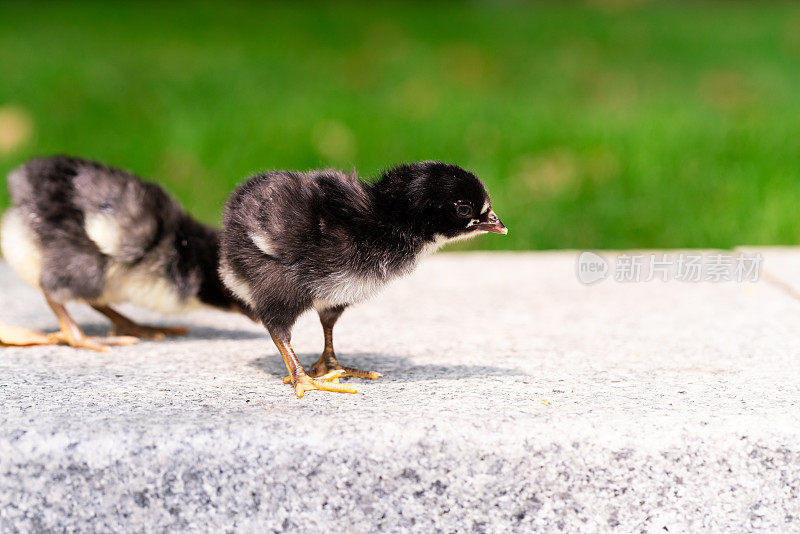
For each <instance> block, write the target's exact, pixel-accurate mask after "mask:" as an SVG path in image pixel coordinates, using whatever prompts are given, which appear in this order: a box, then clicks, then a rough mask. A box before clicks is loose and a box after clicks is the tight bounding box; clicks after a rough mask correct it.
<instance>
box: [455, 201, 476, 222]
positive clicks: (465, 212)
mask: <svg viewBox="0 0 800 534" xmlns="http://www.w3.org/2000/svg"><path fill="white" fill-rule="evenodd" d="M456 213H457V214H458V216H459V217H463V218H465V219H466V218H467V217H472V206H470V205H469V204H459V205H457V206H456Z"/></svg>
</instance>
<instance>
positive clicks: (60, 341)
mask: <svg viewBox="0 0 800 534" xmlns="http://www.w3.org/2000/svg"><path fill="white" fill-rule="evenodd" d="M48 337H49V340H50V343H49V344H51V345H69V346H70V347H73V348H76V349H88V350H94V351H97V352H109V351H110V350H111V347H112V346H124V345H133V344H134V343H138V342H139V338H136V337H133V336H107V337H93V336H68V335H65V334H64V333H63V332H55V333H53V334H50V335H49V336H48Z"/></svg>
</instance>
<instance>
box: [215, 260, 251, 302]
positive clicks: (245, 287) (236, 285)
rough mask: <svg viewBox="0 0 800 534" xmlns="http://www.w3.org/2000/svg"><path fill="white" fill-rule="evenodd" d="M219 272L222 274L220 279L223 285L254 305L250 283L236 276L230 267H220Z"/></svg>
mask: <svg viewBox="0 0 800 534" xmlns="http://www.w3.org/2000/svg"><path fill="white" fill-rule="evenodd" d="M219 273H220V275H221V276H222V281H223V282H224V283H225V286H227V288H228V289H230V290H231V292H233V294H234V295H236V296H237V297H239V298H240V299H241V300H242V301H244V302H246V303H247V304H249V305H250V306H254V304H253V297H252V294H251V291H250V284H248V283H247V282H245V281H244V280H242V279H241V278H239V277H238V276H236V275H235V274H234V273H233V272H231V270H230V269H224V268H223V269H220V271H219Z"/></svg>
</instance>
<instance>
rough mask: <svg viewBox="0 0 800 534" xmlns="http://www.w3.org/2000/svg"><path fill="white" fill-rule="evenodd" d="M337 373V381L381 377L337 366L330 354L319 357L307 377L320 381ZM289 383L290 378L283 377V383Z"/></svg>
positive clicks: (373, 372) (370, 372)
mask: <svg viewBox="0 0 800 534" xmlns="http://www.w3.org/2000/svg"><path fill="white" fill-rule="evenodd" d="M339 371H341V373H340V374H338V375H337V378H336V380H337V381H338V379H339V378H345V377H348V376H352V377H355V378H370V379H372V380H377V379H379V378H380V377H381V374H380V373H377V372H375V371H362V370H361V369H354V368H353V367H342V366H341V365H339V361H338V360H337V359H336V355H334V354H330V353H323V354H322V356H320V357H319V360H317V362H316V363H315V364H314V365H312V366H311V367H310V368H309V369H308V376H310V377H311V378H319V379H322V378H324V377H326V376H328V375H329V374H331V373H334V372H339ZM289 382H291V378H290V377H289V376H288V375H287V376H284V377H283V383H284V384H288V383H289Z"/></svg>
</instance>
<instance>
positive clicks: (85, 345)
mask: <svg viewBox="0 0 800 534" xmlns="http://www.w3.org/2000/svg"><path fill="white" fill-rule="evenodd" d="M44 297H45V299H46V300H47V304H48V305H49V306H50V309H51V310H53V313H54V314H55V316H56V319H58V325H59V326H60V327H61V331H60V332H56V333H54V334H50V335H49V336H48V337H49V340H50V343H51V344H53V345H55V344H58V343H66V344H67V345H69V346H71V347H75V348H78V349H90V350H96V351H98V352H108V351H109V350H111V349H110V348H109V345H132V344H134V343H136V342H138V341H139V340H138V339H136V338H135V337H130V336H109V337H89V336H87V335H86V334H84V333H83V330H81V328H80V327H79V326H78V324H77V323H76V322H75V320H74V319H72V317H70V315H69V313H67V309H66V308H65V307H64V305H63V304H61V303H60V302H56V301H55V300H53V298H52V297H51V296H50V295H48V294H47V293H45V294H44Z"/></svg>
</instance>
